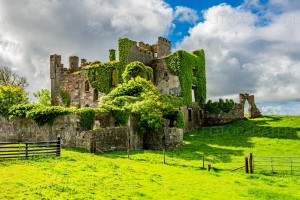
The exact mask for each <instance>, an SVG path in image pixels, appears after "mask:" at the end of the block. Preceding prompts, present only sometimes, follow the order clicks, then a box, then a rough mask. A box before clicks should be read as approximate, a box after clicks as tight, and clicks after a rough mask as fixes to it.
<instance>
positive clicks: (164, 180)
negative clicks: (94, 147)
mask: <svg viewBox="0 0 300 200" xmlns="http://www.w3.org/2000/svg"><path fill="white" fill-rule="evenodd" d="M299 139H300V117H278V116H264V117H261V118H258V119H253V120H245V121H238V122H235V123H233V124H231V125H225V126H218V127H204V128H202V129H199V130H197V131H194V132H190V133H188V134H185V136H184V140H185V145H184V146H183V147H179V148H175V149H171V150H168V151H167V156H166V162H167V163H166V164H163V162H162V161H163V156H162V152H161V151H133V152H132V155H131V157H130V159H128V158H127V153H126V152H111V153H105V154H102V155H94V154H90V153H88V152H84V151H81V150H80V149H63V150H62V156H61V157H53V158H38V159H33V160H32V159H30V160H5V161H0V177H1V179H0V199H1V200H2V199H218V200H219V199H238V200H239V199H253V200H257V199H266V200H270V199H272V200H273V199H284V200H294V199H300V176H297V175H293V176H291V175H289V174H285V173H281V172H279V173H275V174H271V173H270V172H255V173H254V174H246V173H245V172H244V170H238V171H234V172H230V170H231V169H233V168H236V167H239V166H242V165H244V157H245V156H247V155H248V154H249V153H250V152H252V153H253V154H254V155H266V156H271V155H273V156H276V155H277V156H292V155H294V156H300V140H299ZM203 153H204V154H205V159H206V163H208V162H211V163H212V167H213V170H212V171H210V172H208V171H207V170H206V169H201V166H202V163H201V157H202V154H203Z"/></svg>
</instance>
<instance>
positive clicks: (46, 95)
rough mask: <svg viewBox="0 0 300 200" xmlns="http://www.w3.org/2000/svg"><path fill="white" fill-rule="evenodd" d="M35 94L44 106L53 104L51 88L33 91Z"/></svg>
mask: <svg viewBox="0 0 300 200" xmlns="http://www.w3.org/2000/svg"><path fill="white" fill-rule="evenodd" d="M33 96H35V97H36V98H37V99H38V100H39V104H41V105H43V106H50V105H51V97H50V91H49V90H47V89H41V90H40V91H38V92H36V93H33Z"/></svg>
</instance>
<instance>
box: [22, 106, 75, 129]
mask: <svg viewBox="0 0 300 200" xmlns="http://www.w3.org/2000/svg"><path fill="white" fill-rule="evenodd" d="M73 111H74V109H72V108H64V107H60V106H49V107H48V106H41V107H37V108H34V109H31V110H30V111H27V112H26V118H28V119H33V120H34V121H35V122H36V123H37V125H38V126H43V125H45V124H48V125H49V126H52V125H53V123H54V120H55V119H56V118H57V117H58V116H62V115H66V114H69V113H71V112H73Z"/></svg>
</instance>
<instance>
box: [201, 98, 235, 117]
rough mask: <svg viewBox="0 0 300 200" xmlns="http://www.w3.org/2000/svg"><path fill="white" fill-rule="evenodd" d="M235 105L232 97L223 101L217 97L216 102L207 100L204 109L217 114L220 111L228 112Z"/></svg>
mask: <svg viewBox="0 0 300 200" xmlns="http://www.w3.org/2000/svg"><path fill="white" fill-rule="evenodd" d="M234 106H235V103H234V101H233V100H232V99H230V100H228V99H226V100H225V101H224V100H223V99H219V101H218V102H212V101H211V100H209V101H208V102H207V103H206V104H205V107H204V109H205V111H208V112H209V113H211V114H219V113H221V112H225V113H228V112H230V111H231V110H232V109H233V108H234Z"/></svg>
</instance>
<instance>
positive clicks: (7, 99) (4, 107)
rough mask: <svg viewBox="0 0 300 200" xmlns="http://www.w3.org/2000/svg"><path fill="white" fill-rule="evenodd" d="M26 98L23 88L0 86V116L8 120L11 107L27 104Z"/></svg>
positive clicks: (26, 94)
mask: <svg viewBox="0 0 300 200" xmlns="http://www.w3.org/2000/svg"><path fill="white" fill-rule="evenodd" d="M27 96H28V93H26V92H25V91H24V88H23V87H16V86H0V115H2V116H3V117H6V118H8V117H9V109H10V108H11V107H12V106H13V105H17V104H23V103H28V97H27Z"/></svg>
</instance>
